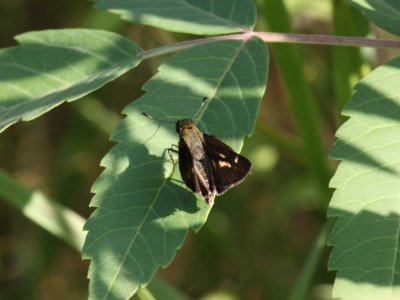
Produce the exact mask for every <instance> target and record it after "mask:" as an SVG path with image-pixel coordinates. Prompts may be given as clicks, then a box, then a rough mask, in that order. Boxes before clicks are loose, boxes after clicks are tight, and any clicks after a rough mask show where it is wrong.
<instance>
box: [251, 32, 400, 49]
mask: <svg viewBox="0 0 400 300" xmlns="http://www.w3.org/2000/svg"><path fill="white" fill-rule="evenodd" d="M254 35H256V36H258V37H259V38H261V39H262V40H263V41H265V42H269V43H301V44H318V45H337V46H353V47H360V46H361V47H373V48H400V40H385V39H369V38H361V37H350V36H336V35H323V34H299V33H280V32H255V33H254Z"/></svg>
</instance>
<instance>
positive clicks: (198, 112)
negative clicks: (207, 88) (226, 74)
mask: <svg viewBox="0 0 400 300" xmlns="http://www.w3.org/2000/svg"><path fill="white" fill-rule="evenodd" d="M207 99H208V97H204V98H203V100H202V102H201V104H200V107H199V109H198V110H197V111H196V112H195V113H194V115H193V116H192V119H193V120H195V119H196V117H197V116H198V115H199V114H200V112H201V111H202V108H203V107H204V104H206V102H207Z"/></svg>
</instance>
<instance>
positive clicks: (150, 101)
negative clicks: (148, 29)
mask: <svg viewBox="0 0 400 300" xmlns="http://www.w3.org/2000/svg"><path fill="white" fill-rule="evenodd" d="M396 1H397V0H385V1H382V0H379V1H378V0H376V1H372V0H371V1H363V0H357V1H356V0H352V1H348V2H349V3H350V4H351V5H353V6H354V7H355V8H356V9H358V10H359V11H361V12H362V13H363V14H364V15H365V17H366V18H367V19H368V20H370V21H371V22H373V23H375V24H377V25H378V26H380V27H382V28H383V29H385V30H387V31H388V32H391V33H392V34H395V35H399V34H400V29H399V28H400V24H399V23H400V19H399V18H398V15H399V13H400V8H399V7H398V5H396V4H395V2H396ZM259 2H260V3H259V4H260V6H259V7H260V10H262V11H263V13H264V14H265V21H266V23H267V24H268V26H269V27H270V29H271V30H273V31H283V32H286V33H273V32H257V31H253V29H254V27H255V25H256V6H255V3H253V2H252V1H250V0H236V1H222V0H219V1H189V0H187V1H173V0H147V1H139V0H131V1H128V0H125V1H122V0H121V1H116V0H103V1H96V7H97V8H100V9H105V10H109V11H111V12H114V13H116V14H118V15H119V16H120V17H121V18H123V19H125V20H128V21H130V22H134V23H140V24H145V25H151V26H155V27H159V28H162V29H165V30H169V31H175V32H179V33H187V34H194V35H213V37H207V38H199V39H192V40H186V41H183V42H176V43H173V44H171V45H166V46H162V47H159V48H154V49H151V50H147V51H144V50H142V49H141V48H140V47H139V46H137V45H136V44H135V43H133V42H132V41H130V40H129V39H127V38H124V37H122V36H121V35H118V34H115V33H111V32H107V31H102V30H93V29H62V30H46V31H37V32H30V33H25V34H22V35H19V36H17V37H16V39H17V41H18V42H19V43H20V45H19V46H15V47H12V48H7V49H3V50H1V52H0V66H1V69H0V76H1V77H0V78H1V82H2V88H1V96H0V103H1V108H0V127H1V129H2V130H5V129H6V128H7V127H9V126H10V125H12V124H14V123H16V122H18V121H19V120H24V121H27V120H32V119H35V118H37V117H38V116H40V115H42V114H44V113H46V112H48V111H50V110H52V109H53V108H55V107H56V106H58V105H60V104H61V103H62V102H65V101H67V102H71V101H74V100H77V99H80V98H82V97H84V96H85V95H87V94H88V93H91V92H93V91H94V90H96V89H99V88H100V87H102V86H103V85H105V84H106V83H108V82H110V81H112V80H114V79H116V78H117V77H119V76H121V75H122V74H124V73H125V72H127V71H129V70H130V69H133V68H135V67H136V66H138V65H139V64H140V63H141V62H143V61H144V60H147V59H150V58H155V57H158V56H161V55H164V54H170V53H172V52H176V51H179V52H178V53H177V54H176V55H174V56H172V57H170V58H168V59H167V60H165V61H164V62H163V63H162V64H161V66H160V67H159V69H158V73H157V74H156V75H154V76H153V77H152V78H151V79H150V80H148V81H147V83H146V84H145V85H144V87H143V90H144V91H145V93H144V95H143V96H141V97H140V98H139V99H137V100H135V101H134V102H132V103H131V104H129V105H128V106H127V107H126V108H125V109H124V110H123V114H124V115H125V117H124V119H123V120H122V121H120V122H119V124H118V126H117V128H116V129H115V130H114V131H113V134H112V135H111V139H112V140H113V141H115V142H116V145H115V146H114V147H113V148H112V149H111V150H110V151H109V152H108V154H107V155H106V156H105V157H104V159H103V160H102V163H101V165H102V166H103V167H105V169H104V171H103V173H102V174H101V175H100V176H99V177H98V178H97V180H96V182H95V183H94V185H93V188H92V192H93V193H95V196H94V197H93V199H92V201H91V206H93V207H95V208H96V209H95V211H94V212H93V214H92V215H91V216H90V218H89V219H88V221H87V222H86V224H85V230H86V231H87V232H88V234H87V237H86V241H85V244H84V246H83V254H82V255H83V257H84V258H85V259H90V260H91V265H90V269H89V278H90V287H89V290H90V297H91V298H93V299H97V298H99V299H127V298H129V297H131V296H132V295H133V294H135V293H136V292H137V291H139V292H138V294H139V296H140V297H142V298H143V299H146V297H151V295H150V296H149V295H148V294H149V290H146V289H145V286H146V285H147V284H149V283H150V281H151V279H152V277H153V275H154V273H155V272H156V270H157V269H158V267H159V266H163V267H165V266H167V265H168V264H170V262H171V261H172V259H173V258H174V256H175V253H176V250H177V249H178V248H180V247H181V246H182V244H183V242H184V240H185V238H186V236H187V233H188V231H189V229H191V230H194V231H198V230H199V229H200V228H201V227H202V226H203V224H204V223H205V222H206V220H207V217H208V214H209V213H210V209H211V206H209V205H207V204H206V203H204V200H203V199H200V198H199V199H197V200H196V198H195V197H194V195H192V194H189V197H188V198H189V199H188V200H187V201H184V198H185V193H186V192H185V186H184V185H183V184H182V182H181V180H180V176H179V174H178V172H175V173H174V174H173V176H172V177H170V173H171V171H172V169H173V164H172V163H171V160H170V159H169V157H168V155H167V153H166V151H165V149H166V148H168V147H170V145H172V144H176V141H177V135H176V133H175V132H174V128H173V126H169V125H165V124H160V123H157V122H154V120H151V119H148V118H145V117H143V116H142V115H141V113H142V112H147V113H150V114H151V115H154V116H157V118H161V119H166V120H171V121H175V120H178V119H181V118H185V117H188V116H191V115H193V112H194V111H196V110H197V108H198V106H199V103H200V101H201V99H202V98H203V97H208V98H209V99H211V101H210V104H209V106H208V107H207V109H206V110H205V112H204V115H202V116H201V117H200V122H199V127H200V128H201V129H202V130H203V131H205V132H208V133H212V134H215V135H216V136H218V137H219V138H221V139H223V140H224V141H225V142H226V143H228V144H229V145H231V146H232V147H233V148H234V149H235V150H237V151H239V150H240V149H241V148H242V145H243V140H244V137H245V136H246V135H251V134H252V133H253V131H254V128H255V125H256V118H257V114H258V111H259V107H260V103H261V100H262V96H263V94H264V91H265V88H266V83H267V74H268V67H269V59H270V56H269V51H268V49H267V47H266V45H265V42H266V43H270V44H271V45H272V47H273V50H274V52H275V55H276V58H277V61H278V64H279V67H280V70H281V72H282V77H283V78H284V82H285V85H286V88H287V91H288V94H289V95H290V99H291V102H290V105H291V109H292V111H293V115H294V119H295V123H296V126H297V128H298V132H299V136H300V137H301V140H302V142H301V143H298V144H293V145H292V144H291V141H287V140H286V142H285V135H281V134H277V135H274V134H270V137H271V138H273V137H274V136H278V138H276V140H277V141H278V143H279V145H280V146H282V147H283V148H284V147H285V145H286V146H287V148H292V149H294V148H295V149H299V151H296V152H297V154H298V155H300V156H301V159H303V160H304V161H305V164H306V166H307V168H309V169H310V170H311V171H312V173H313V175H314V180H315V186H316V187H317V188H318V191H319V194H318V199H319V200H318V205H317V206H318V207H319V209H320V210H324V209H326V207H327V205H328V201H329V198H330V196H331V195H330V191H329V189H328V182H329V180H330V177H331V174H332V167H331V166H330V163H329V161H328V159H327V157H326V154H325V150H324V146H323V144H324V142H323V134H322V133H321V131H320V129H319V126H318V124H319V122H318V117H317V112H316V104H315V102H316V100H315V98H314V96H313V92H312V91H311V89H310V87H309V85H308V84H307V81H306V78H305V76H304V74H303V71H302V62H301V56H300V55H299V52H298V49H297V48H296V47H295V46H294V45H283V44H282V45H278V44H273V43H275V42H286V43H300V44H301V43H304V44H307V43H314V44H318V45H321V44H327V45H332V46H336V47H342V46H371V47H395V48H400V42H398V41H393V40H376V39H366V38H353V37H342V36H315V35H301V34H291V33H289V32H290V31H291V29H290V26H289V22H288V17H287V15H286V12H285V7H284V6H283V4H282V2H281V1H275V0H271V1H265V2H263V1H259ZM333 3H334V4H336V6H335V9H337V12H342V13H343V14H340V13H338V14H337V15H336V19H335V26H336V27H335V29H336V30H335V31H336V33H338V34H339V33H341V32H343V31H345V33H346V30H347V27H346V26H340V25H341V24H342V25H343V24H346V22H347V21H349V20H348V19H346V18H345V16H346V15H345V13H348V14H350V15H351V14H354V15H355V16H356V17H357V18H360V16H359V15H357V13H356V12H355V10H353V9H350V8H349V7H348V6H343V5H342V4H343V3H342V2H340V1H333ZM171 8H173V9H171ZM350 20H351V21H353V19H351V18H350ZM356 28H357V29H359V31H358V32H356V33H359V34H365V33H366V32H367V30H365V23H364V24H363V25H359V26H358V27H357V26H356ZM349 34H352V32H351V33H349ZM335 56H336V61H337V62H340V61H347V63H346V64H340V63H337V64H335V68H336V69H335V76H334V78H335V83H336V85H335V92H336V94H337V95H338V99H337V102H338V103H337V105H336V107H337V108H341V107H343V106H344V105H345V102H346V101H347V100H348V97H349V95H350V94H351V92H350V87H351V84H350V82H351V80H352V79H353V78H354V76H356V77H360V76H362V66H363V64H364V59H363V57H362V56H361V55H360V53H359V51H358V50H355V49H349V48H343V49H339V48H336V51H335ZM399 65H400V60H399V58H395V59H393V60H391V61H389V62H387V63H384V64H382V65H381V66H379V67H378V68H376V69H375V70H374V71H372V72H371V73H370V74H368V75H367V76H366V77H364V78H363V79H362V80H361V81H359V82H358V83H357V84H356V86H355V90H354V93H353V95H352V99H351V100H350V102H349V103H348V104H347V105H346V107H345V109H344V111H343V114H344V115H345V116H347V117H350V119H349V120H348V121H346V122H345V123H344V124H343V125H342V126H341V128H340V129H339V131H338V133H337V137H338V141H337V143H336V144H335V146H334V148H333V150H332V156H334V157H335V158H336V159H340V160H342V162H341V164H340V166H339V168H338V171H337V172H336V174H335V175H334V177H333V179H332V181H331V186H332V187H334V188H335V189H336V192H335V193H334V195H333V199H332V201H331V204H330V205H329V208H328V214H329V216H330V217H337V220H336V221H335V225H334V227H333V230H332V233H331V235H330V238H329V244H330V245H332V246H333V250H332V255H331V258H330V261H329V264H328V267H329V268H331V269H332V270H337V275H336V280H335V286H334V296H335V297H336V296H337V297H342V298H344V299H366V298H367V297H371V299H377V298H378V297H379V298H380V299H392V298H393V297H395V295H396V292H397V289H398V286H399V280H398V278H397V277H398V276H397V275H396V274H397V273H398V263H397V259H398V253H397V244H398V241H399V238H398V236H399V234H398V230H397V228H398V224H399V222H400V218H399V212H398V210H399V208H398V204H397V202H398V200H399V198H400V194H399V178H400V177H399V172H400V167H399V162H398V157H399V155H398V153H400V148H399V146H398V142H397V140H399V138H400V137H399V132H400V130H399V127H400V125H399V116H400V109H399V97H398V94H399V92H398V82H399V81H400V71H399ZM354 74H356V75H354ZM337 120H338V122H340V121H339V120H340V118H339V117H337ZM260 127H262V125H260ZM296 147H297V148H296ZM289 151H290V150H289ZM0 194H1V195H2V196H3V197H4V198H5V199H7V200H8V201H10V202H12V203H14V204H15V205H16V206H17V207H18V208H19V209H20V210H21V211H23V212H24V213H25V214H26V215H27V216H28V217H29V218H31V219H32V220H33V221H34V222H36V223H38V224H39V225H41V226H42V227H44V228H46V229H47V230H49V231H50V232H51V233H52V234H54V235H57V236H59V237H60V238H62V239H64V240H65V241H66V242H68V243H69V244H71V245H73V246H74V247H75V248H77V249H80V248H81V246H82V241H83V240H84V233H83V232H80V231H78V230H76V229H75V228H76V227H77V226H78V227H79V225H81V224H82V223H83V220H82V219H81V218H80V217H79V216H77V215H75V214H74V213H73V212H71V211H68V210H67V209H66V208H64V207H62V206H61V205H59V204H52V202H50V201H47V200H46V198H45V197H44V196H43V195H42V194H39V195H38V194H36V193H33V192H31V191H29V190H27V189H26V188H25V187H24V186H22V185H20V184H18V183H17V182H16V181H15V180H14V179H12V178H10V177H9V176H8V175H7V174H6V173H2V174H1V177H0ZM32 199H34V201H33V200H32ZM248 201H251V199H249V200H248ZM43 209H46V210H48V211H49V212H50V215H51V218H49V219H44V218H43V217H42V216H41V213H42V210H43ZM71 226H73V227H72V228H71ZM329 228H330V221H327V223H326V225H325V226H324V227H323V229H322V232H321V235H320V238H319V239H318V240H317V242H316V244H315V247H314V249H313V251H311V252H310V256H309V259H308V261H307V263H306V264H305V267H304V269H303V272H302V273H301V275H300V276H299V279H298V281H297V284H296V285H295V288H294V289H293V292H292V294H291V297H292V299H304V298H305V297H307V293H308V288H309V285H310V282H311V278H312V276H313V274H314V273H313V272H314V270H315V268H316V264H317V262H318V258H319V256H320V255H321V251H322V249H323V248H324V244H325V237H326V235H327V231H328V230H329ZM151 287H152V285H150V291H151V292H153V293H154V294H155V293H157V288H156V289H155V291H153V290H152V288H151ZM175 297H179V296H175ZM391 297H392V298H391ZM393 299H394V298H393Z"/></svg>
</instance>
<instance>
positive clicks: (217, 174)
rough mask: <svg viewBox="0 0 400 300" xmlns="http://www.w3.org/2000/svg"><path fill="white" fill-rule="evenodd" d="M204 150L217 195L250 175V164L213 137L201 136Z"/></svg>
mask: <svg viewBox="0 0 400 300" xmlns="http://www.w3.org/2000/svg"><path fill="white" fill-rule="evenodd" d="M203 136H204V150H205V152H206V154H207V157H208V158H209V161H210V163H211V166H212V172H213V175H214V176H213V177H214V181H215V187H216V190H217V193H218V195H220V194H223V193H224V192H226V191H227V190H229V189H230V188H232V187H234V186H235V185H238V184H239V183H241V182H242V181H243V180H244V179H245V178H246V176H247V175H248V174H249V173H250V170H251V162H250V161H249V160H248V159H247V158H245V157H244V156H242V155H240V154H238V153H236V152H235V151H234V150H233V149H232V148H231V147H229V146H228V145H226V144H225V143H223V142H221V141H220V140H219V139H217V138H216V137H215V136H213V135H208V134H203Z"/></svg>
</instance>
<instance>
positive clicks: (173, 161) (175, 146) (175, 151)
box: [167, 145, 178, 179]
mask: <svg viewBox="0 0 400 300" xmlns="http://www.w3.org/2000/svg"><path fill="white" fill-rule="evenodd" d="M176 148H178V146H177V145H171V148H167V152H168V155H169V158H170V159H171V161H172V166H173V167H172V171H171V174H169V176H168V179H170V178H171V177H172V175H174V172H175V165H176V162H175V160H174V158H173V156H172V154H171V153H178V150H177V149H176Z"/></svg>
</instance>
